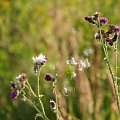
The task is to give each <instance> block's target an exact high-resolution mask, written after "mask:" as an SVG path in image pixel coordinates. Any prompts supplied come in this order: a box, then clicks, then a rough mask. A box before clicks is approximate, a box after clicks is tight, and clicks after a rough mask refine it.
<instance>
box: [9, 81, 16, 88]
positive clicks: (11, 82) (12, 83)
mask: <svg viewBox="0 0 120 120" xmlns="http://www.w3.org/2000/svg"><path fill="white" fill-rule="evenodd" d="M10 86H11V87H12V89H15V88H16V87H17V86H16V84H15V83H14V82H13V81H10Z"/></svg>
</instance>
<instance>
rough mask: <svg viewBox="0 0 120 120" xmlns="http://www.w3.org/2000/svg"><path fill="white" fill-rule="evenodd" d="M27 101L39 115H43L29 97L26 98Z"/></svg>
mask: <svg viewBox="0 0 120 120" xmlns="http://www.w3.org/2000/svg"><path fill="white" fill-rule="evenodd" d="M26 100H27V101H28V102H29V103H30V104H31V105H32V106H33V107H34V108H35V109H36V110H37V112H38V113H40V114H41V115H42V113H41V112H40V110H39V109H38V108H37V107H36V105H35V104H34V103H33V102H32V101H31V100H29V99H28V98H27V97H26Z"/></svg>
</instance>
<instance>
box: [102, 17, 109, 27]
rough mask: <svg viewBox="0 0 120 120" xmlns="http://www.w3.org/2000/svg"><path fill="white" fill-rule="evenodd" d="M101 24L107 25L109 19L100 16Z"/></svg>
mask: <svg viewBox="0 0 120 120" xmlns="http://www.w3.org/2000/svg"><path fill="white" fill-rule="evenodd" d="M100 24H101V25H106V24H108V19H107V18H105V17H101V18H100Z"/></svg>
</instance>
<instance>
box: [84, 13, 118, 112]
mask: <svg viewBox="0 0 120 120" xmlns="http://www.w3.org/2000/svg"><path fill="white" fill-rule="evenodd" d="M85 20H86V21H88V22H89V23H91V24H93V25H94V26H95V27H97V29H98V30H97V33H96V34H95V38H96V39H98V41H99V42H100V43H101V45H102V48H103V51H104V55H105V61H106V63H107V66H108V69H109V71H110V74H111V77H112V80H113V84H114V92H115V95H116V100H117V106H118V110H119V112H120V96H119V90H118V76H117V74H118V73H117V69H118V62H117V60H118V52H117V42H118V37H119V34H120V26H116V25H109V24H108V19H107V18H105V17H100V13H98V12H95V13H94V14H93V16H85ZM110 46H111V47H112V48H113V49H114V51H115V71H113V70H112V67H111V63H110V57H109V53H108V47H110Z"/></svg>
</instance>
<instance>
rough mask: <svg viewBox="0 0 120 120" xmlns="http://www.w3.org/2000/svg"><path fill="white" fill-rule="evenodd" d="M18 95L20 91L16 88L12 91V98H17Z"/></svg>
mask: <svg viewBox="0 0 120 120" xmlns="http://www.w3.org/2000/svg"><path fill="white" fill-rule="evenodd" d="M18 95H19V92H18V91H17V90H14V91H12V92H11V93H10V97H11V98H12V99H16V98H17V97H18Z"/></svg>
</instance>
